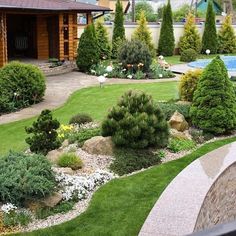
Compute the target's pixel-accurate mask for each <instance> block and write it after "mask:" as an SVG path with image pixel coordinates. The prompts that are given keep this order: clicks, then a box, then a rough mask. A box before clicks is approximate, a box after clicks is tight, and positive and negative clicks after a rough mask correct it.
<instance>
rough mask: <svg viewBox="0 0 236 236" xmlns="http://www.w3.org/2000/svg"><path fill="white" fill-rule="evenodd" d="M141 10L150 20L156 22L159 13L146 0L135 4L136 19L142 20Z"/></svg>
mask: <svg viewBox="0 0 236 236" xmlns="http://www.w3.org/2000/svg"><path fill="white" fill-rule="evenodd" d="M141 12H144V15H145V17H146V20H147V21H148V22H156V21H157V14H155V13H154V10H153V7H152V6H151V5H150V4H149V3H148V2H146V1H141V2H138V3H136V4H135V20H136V21H137V20H140V17H141Z"/></svg>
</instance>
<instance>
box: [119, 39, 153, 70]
mask: <svg viewBox="0 0 236 236" xmlns="http://www.w3.org/2000/svg"><path fill="white" fill-rule="evenodd" d="M119 60H120V62H121V63H122V65H123V66H124V67H125V68H126V69H130V68H131V67H132V68H131V69H132V70H133V72H134V73H135V72H136V71H137V70H138V69H141V68H140V66H139V65H141V64H142V71H143V72H146V71H148V70H149V67H150V65H151V61H152V58H151V54H150V51H149V49H148V47H147V45H146V44H144V43H143V42H141V41H138V40H132V41H127V42H125V43H124V44H123V46H122V47H121V49H120V52H119Z"/></svg>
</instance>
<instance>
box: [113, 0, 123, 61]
mask: <svg viewBox="0 0 236 236" xmlns="http://www.w3.org/2000/svg"><path fill="white" fill-rule="evenodd" d="M124 40H125V27H124V13H123V7H122V4H121V2H120V0H117V2H116V11H115V20H114V30H113V36H112V56H113V57H117V52H118V49H119V47H120V45H121V44H122V42H123V41H124Z"/></svg>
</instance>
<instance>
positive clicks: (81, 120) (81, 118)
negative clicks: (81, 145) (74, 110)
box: [69, 113, 93, 125]
mask: <svg viewBox="0 0 236 236" xmlns="http://www.w3.org/2000/svg"><path fill="white" fill-rule="evenodd" d="M92 121H93V119H92V117H91V116H90V115H88V114H84V113H80V114H77V115H75V116H72V117H71V119H70V121H69V124H78V125H82V124H86V123H90V122H92Z"/></svg>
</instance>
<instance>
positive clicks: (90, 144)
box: [82, 136, 114, 156]
mask: <svg viewBox="0 0 236 236" xmlns="http://www.w3.org/2000/svg"><path fill="white" fill-rule="evenodd" d="M113 148H114V145H113V142H112V140H111V137H102V136H96V137H93V138H91V139H89V140H87V141H86V142H85V143H84V145H83V147H82V149H83V150H84V151H86V152H87V153H90V154H96V155H106V156H111V155H113Z"/></svg>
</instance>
